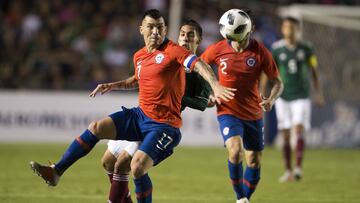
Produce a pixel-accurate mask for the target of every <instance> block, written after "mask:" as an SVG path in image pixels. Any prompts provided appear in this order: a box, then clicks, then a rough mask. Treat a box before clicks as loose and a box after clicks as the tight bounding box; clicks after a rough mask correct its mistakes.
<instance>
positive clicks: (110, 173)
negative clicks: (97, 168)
mask: <svg viewBox="0 0 360 203" xmlns="http://www.w3.org/2000/svg"><path fill="white" fill-rule="evenodd" d="M106 175H107V176H108V177H109V181H110V184H111V183H112V182H113V175H114V174H113V173H112V172H110V171H106Z"/></svg>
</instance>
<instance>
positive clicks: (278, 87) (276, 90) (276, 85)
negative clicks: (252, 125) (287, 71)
mask: <svg viewBox="0 0 360 203" xmlns="http://www.w3.org/2000/svg"><path fill="white" fill-rule="evenodd" d="M270 82H271V83H272V88H271V92H270V96H269V97H265V96H263V95H262V94H261V100H262V101H261V102H260V104H259V105H260V106H261V108H262V109H263V111H270V110H271V108H272V106H273V105H274V103H275V100H276V99H277V98H279V97H280V95H281V93H282V92H283V90H284V84H283V82H282V80H281V78H280V75H279V76H277V77H275V78H273V79H271V80H270Z"/></svg>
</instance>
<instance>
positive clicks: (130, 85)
mask: <svg viewBox="0 0 360 203" xmlns="http://www.w3.org/2000/svg"><path fill="white" fill-rule="evenodd" d="M138 87H139V84H138V81H137V80H136V78H135V76H131V77H129V78H127V79H125V80H121V81H118V82H112V83H104V84H99V85H98V86H97V87H96V88H95V89H94V90H93V91H92V92H91V93H90V95H89V96H90V97H95V96H96V94H97V93H99V92H100V94H105V93H106V92H109V91H111V90H131V89H137V88H138Z"/></svg>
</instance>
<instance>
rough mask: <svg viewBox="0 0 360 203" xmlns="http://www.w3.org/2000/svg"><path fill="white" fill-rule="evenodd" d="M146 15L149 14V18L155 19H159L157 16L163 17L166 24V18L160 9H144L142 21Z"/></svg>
mask: <svg viewBox="0 0 360 203" xmlns="http://www.w3.org/2000/svg"><path fill="white" fill-rule="evenodd" d="M146 16H149V17H151V18H154V19H155V20H156V19H159V18H163V19H164V22H165V25H167V22H166V19H165V18H164V16H163V15H162V14H161V13H160V11H159V10H157V9H150V10H147V11H145V13H144V15H143V17H142V18H141V21H143V20H144V19H145V17H146Z"/></svg>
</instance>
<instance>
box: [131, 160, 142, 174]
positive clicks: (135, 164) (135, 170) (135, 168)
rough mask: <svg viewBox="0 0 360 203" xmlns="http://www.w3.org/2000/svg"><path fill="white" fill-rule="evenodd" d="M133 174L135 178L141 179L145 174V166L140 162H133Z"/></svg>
mask: <svg viewBox="0 0 360 203" xmlns="http://www.w3.org/2000/svg"><path fill="white" fill-rule="evenodd" d="M130 167H131V173H132V175H133V176H134V178H139V177H141V176H143V175H144V174H145V167H144V165H143V164H141V163H140V161H136V160H135V161H134V160H133V161H131V165H130Z"/></svg>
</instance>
